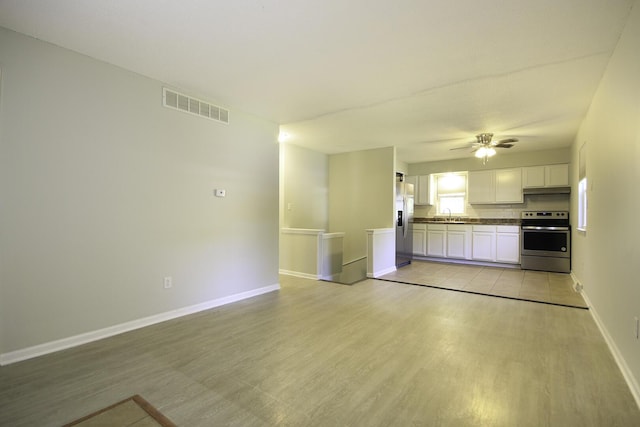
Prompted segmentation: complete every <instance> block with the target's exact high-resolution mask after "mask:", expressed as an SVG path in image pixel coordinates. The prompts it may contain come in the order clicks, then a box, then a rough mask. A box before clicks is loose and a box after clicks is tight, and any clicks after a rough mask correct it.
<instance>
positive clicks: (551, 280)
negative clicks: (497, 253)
mask: <svg viewBox="0 0 640 427" xmlns="http://www.w3.org/2000/svg"><path fill="white" fill-rule="evenodd" d="M381 278H382V279H386V280H396V281H400V282H406V283H414V284H417V285H426V286H435V287H440V288H444V289H454V290H461V291H465V292H475V293H479V294H486V295H495V296H500V297H507V298H519V299H524V300H530V301H539V302H545V303H551V304H559V305H569V306H574V307H582V308H586V307H587V304H586V303H585V301H584V299H583V298H582V296H581V295H580V293H578V292H575V291H574V290H573V280H572V279H571V275H569V274H564V273H548V272H545V271H531V270H520V269H519V268H518V269H515V268H499V267H484V266H478V265H469V264H451V263H443V262H430V261H419V260H414V261H413V262H412V263H411V264H409V265H407V266H405V267H402V268H399V269H398V270H397V271H395V272H393V273H389V274H386V275H384V276H382V277H381Z"/></svg>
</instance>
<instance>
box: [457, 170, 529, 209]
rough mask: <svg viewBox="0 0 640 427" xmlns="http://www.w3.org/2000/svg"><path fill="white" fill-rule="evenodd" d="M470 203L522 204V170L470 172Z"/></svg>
mask: <svg viewBox="0 0 640 427" xmlns="http://www.w3.org/2000/svg"><path fill="white" fill-rule="evenodd" d="M468 199H469V203H470V204H492V203H522V202H523V201H524V200H523V197H522V169H521V168H514V169H495V170H487V171H474V172H469V196H468Z"/></svg>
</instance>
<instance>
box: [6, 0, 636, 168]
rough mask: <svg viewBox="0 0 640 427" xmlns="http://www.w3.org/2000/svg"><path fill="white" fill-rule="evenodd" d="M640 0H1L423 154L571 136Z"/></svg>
mask: <svg viewBox="0 0 640 427" xmlns="http://www.w3.org/2000/svg"><path fill="white" fill-rule="evenodd" d="M634 3H636V2H634V1H633V0H561V1H558V0H536V1H532V0H482V1H481V0H456V1H445V0H442V1H437V0H432V1H425V0H416V1H409V0H398V1H395V2H390V1H388V0H387V1H377V0H368V1H362V0H349V1H344V0H343V1H337V0H335V1H334V0H326V1H320V0H315V1H311V0H308V1H302V0H262V1H259V0H228V1H226V2H221V1H204V0H202V1H199V0H181V1H168V0H162V1H160V0H119V1H102V2H98V1H80V0H56V1H47V0H0V25H1V26H4V27H7V28H10V29H13V30H16V31H18V32H21V33H25V34H28V35H31V36H34V37H37V38H39V39H42V40H45V41H48V42H51V43H54V44H56V45H59V46H62V47H66V48H68V49H71V50H74V51H77V52H80V53H83V54H86V55H88V56H91V57H93V58H96V59H100V60H103V61H106V62H109V63H112V64H115V65H118V66H120V67H122V68H125V69H129V70H132V71H135V72H138V73H140V74H143V75H146V76H149V77H152V78H155V79H159V80H161V81H163V82H166V83H167V84H169V85H172V86H175V87H177V88H180V89H182V90H183V91H186V92H188V93H190V94H192V95H194V96H197V97H201V98H205V99H210V100H212V101H214V102H216V103H220V104H223V105H226V106H228V107H230V108H231V109H232V110H233V109H234V108H239V109H242V110H245V111H248V112H251V113H254V114H256V115H259V116H262V117H265V118H267V119H270V120H273V121H275V122H277V123H279V124H281V125H282V126H281V128H282V130H283V131H285V132H287V133H288V134H290V138H291V139H290V141H291V143H294V144H298V145H301V146H305V147H308V148H311V149H314V150H317V151H321V152H326V153H336V152H344V151H352V150H360V149H367V148H376V147H384V146H390V145H395V146H397V147H398V156H399V158H400V160H403V161H406V162H409V163H414V162H421V161H429V160H439V159H446V158H454V157H463V156H469V155H470V153H469V151H466V150H456V151H450V148H454V147H459V146H461V145H465V142H467V141H472V140H473V139H474V135H475V134H477V133H479V132H493V133H494V134H496V137H497V138H504V137H517V138H519V139H520V142H518V143H517V144H516V146H515V147H513V148H511V149H509V150H510V151H511V152H517V151H527V150H539V149H547V148H555V147H566V146H568V145H569V144H571V142H572V140H573V138H574V137H575V134H576V132H577V129H578V126H579V124H580V121H581V120H582V118H583V117H584V115H585V114H586V112H587V109H588V107H589V103H590V101H591V98H592V96H593V94H594V92H595V90H596V88H597V85H598V83H599V81H600V78H601V76H602V74H603V72H604V70H605V67H606V65H607V62H608V60H609V57H610V56H611V53H612V51H613V49H614V48H615V46H616V43H617V41H618V38H619V36H620V34H621V32H622V29H623V27H624V24H625V22H626V19H627V17H628V15H629V12H630V10H631V8H632V7H633V5H634ZM637 7H640V5H638V6H637Z"/></svg>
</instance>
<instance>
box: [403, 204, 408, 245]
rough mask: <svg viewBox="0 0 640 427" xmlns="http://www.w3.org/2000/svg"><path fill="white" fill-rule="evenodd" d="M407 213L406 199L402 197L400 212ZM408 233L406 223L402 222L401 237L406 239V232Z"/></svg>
mask: <svg viewBox="0 0 640 427" xmlns="http://www.w3.org/2000/svg"><path fill="white" fill-rule="evenodd" d="M406 211H407V198H406V197H404V198H403V199H402V212H406ZM408 231H409V227H407V221H405V222H404V224H403V225H402V235H403V236H404V237H407V232H408Z"/></svg>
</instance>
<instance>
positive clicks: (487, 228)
mask: <svg viewBox="0 0 640 427" xmlns="http://www.w3.org/2000/svg"><path fill="white" fill-rule="evenodd" d="M473 231H484V232H488V233H495V232H496V226H495V225H474V226H473Z"/></svg>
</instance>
